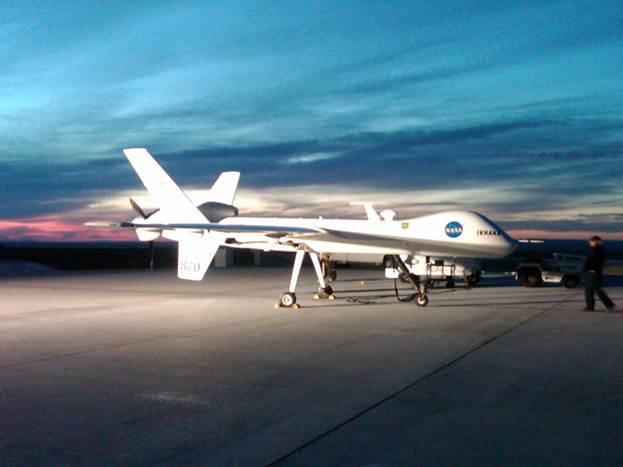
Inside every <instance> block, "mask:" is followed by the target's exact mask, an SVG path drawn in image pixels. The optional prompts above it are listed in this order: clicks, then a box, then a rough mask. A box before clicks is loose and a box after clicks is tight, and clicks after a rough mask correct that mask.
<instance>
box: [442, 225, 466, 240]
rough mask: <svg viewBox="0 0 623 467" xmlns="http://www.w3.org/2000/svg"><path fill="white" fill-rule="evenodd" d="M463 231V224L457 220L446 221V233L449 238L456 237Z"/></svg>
mask: <svg viewBox="0 0 623 467" xmlns="http://www.w3.org/2000/svg"><path fill="white" fill-rule="evenodd" d="M462 233H463V226H462V225H461V224H460V223H459V222H455V221H453V222H448V225H446V235H447V236H448V237H450V238H456V237H458V236H460V235H461V234H462Z"/></svg>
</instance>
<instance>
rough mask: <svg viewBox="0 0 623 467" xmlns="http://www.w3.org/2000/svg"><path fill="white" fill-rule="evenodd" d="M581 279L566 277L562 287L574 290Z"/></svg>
mask: <svg viewBox="0 0 623 467" xmlns="http://www.w3.org/2000/svg"><path fill="white" fill-rule="evenodd" d="M578 282H579V279H578V278H577V277H575V276H565V277H564V278H563V279H562V286H563V287H564V288H565V289H574V288H575V287H576V286H577V285H578Z"/></svg>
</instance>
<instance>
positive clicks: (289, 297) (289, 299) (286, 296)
mask: <svg viewBox="0 0 623 467" xmlns="http://www.w3.org/2000/svg"><path fill="white" fill-rule="evenodd" d="M279 306H283V307H288V308H298V307H299V306H298V304H297V303H296V294H294V293H293V292H285V293H282V294H281V297H279Z"/></svg>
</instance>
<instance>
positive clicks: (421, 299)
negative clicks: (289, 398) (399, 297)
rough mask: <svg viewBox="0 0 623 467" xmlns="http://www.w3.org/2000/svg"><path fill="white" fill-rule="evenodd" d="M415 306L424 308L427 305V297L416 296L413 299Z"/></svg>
mask: <svg viewBox="0 0 623 467" xmlns="http://www.w3.org/2000/svg"><path fill="white" fill-rule="evenodd" d="M415 304H416V305H417V306H426V305H428V296H427V295H418V296H417V297H415Z"/></svg>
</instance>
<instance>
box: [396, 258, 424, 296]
mask: <svg viewBox="0 0 623 467" xmlns="http://www.w3.org/2000/svg"><path fill="white" fill-rule="evenodd" d="M391 258H392V260H393V262H394V267H396V268H397V269H398V270H399V271H400V277H401V278H404V279H405V280H406V282H408V283H410V284H411V286H412V287H413V289H414V290H415V291H416V293H415V294H414V295H411V296H410V297H408V298H401V297H400V296H399V295H398V287H397V286H396V283H395V281H396V280H395V279H394V290H395V292H396V298H397V299H398V300H399V301H401V302H410V301H411V300H413V299H414V298H415V304H416V305H417V306H426V305H428V295H427V293H428V280H418V278H417V277H416V276H414V275H413V274H411V271H409V268H408V267H407V265H406V264H405V262H404V261H403V260H402V258H401V257H400V256H399V255H392V256H391Z"/></svg>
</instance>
